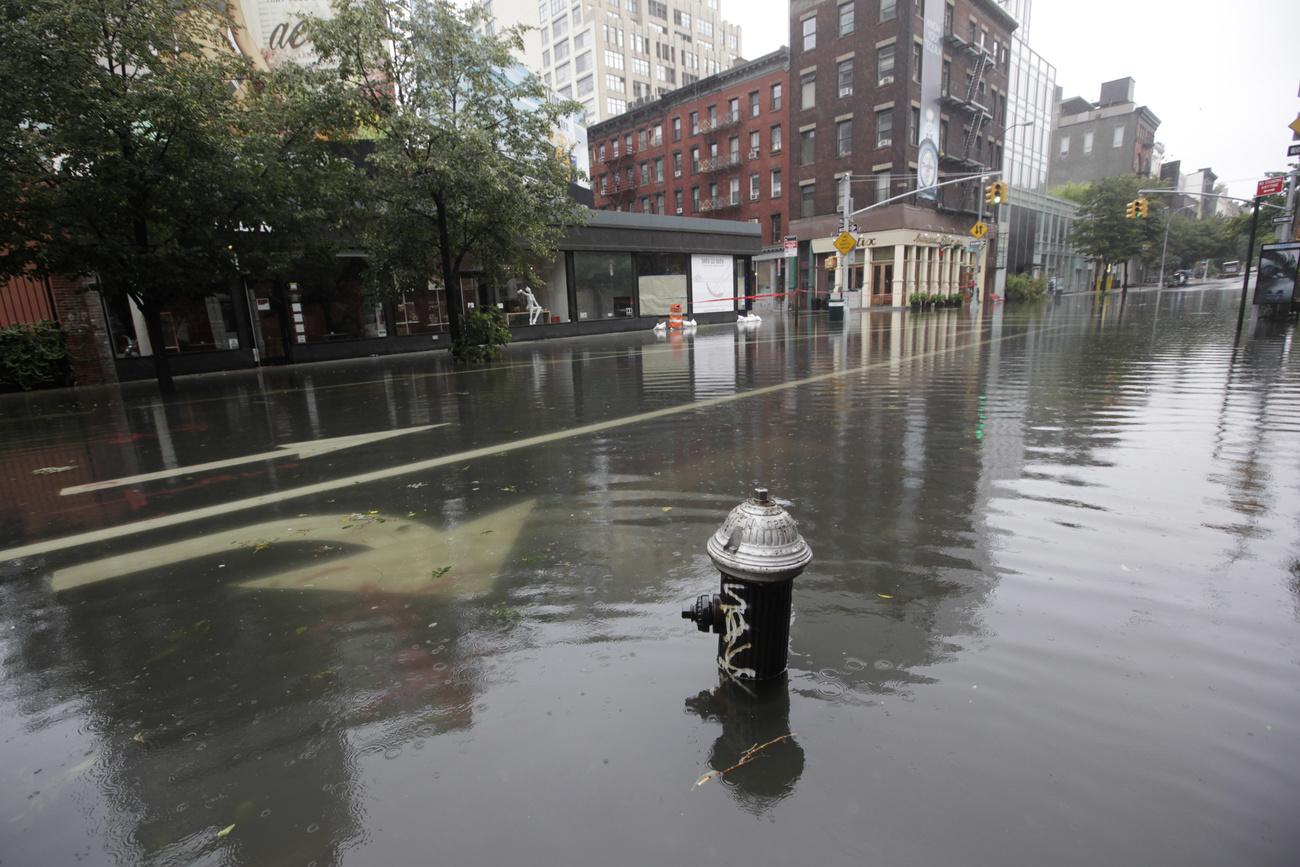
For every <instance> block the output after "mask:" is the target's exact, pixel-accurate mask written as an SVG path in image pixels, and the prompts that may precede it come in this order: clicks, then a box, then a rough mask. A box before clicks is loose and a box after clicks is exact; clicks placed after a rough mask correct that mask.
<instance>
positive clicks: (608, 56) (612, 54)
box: [605, 49, 623, 69]
mask: <svg viewBox="0 0 1300 867" xmlns="http://www.w3.org/2000/svg"><path fill="white" fill-rule="evenodd" d="M605 67H606V68H607V69H622V68H623V53H622V52H620V51H610V50H608V49H606V51H605Z"/></svg>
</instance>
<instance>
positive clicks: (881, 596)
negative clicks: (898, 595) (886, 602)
mask: <svg viewBox="0 0 1300 867" xmlns="http://www.w3.org/2000/svg"><path fill="white" fill-rule="evenodd" d="M876 595H877V596H879V597H880V598H881V599H893V598H894V597H893V596H886V595H885V594H884V593H877V594H876Z"/></svg>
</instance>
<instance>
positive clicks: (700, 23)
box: [695, 18, 713, 39]
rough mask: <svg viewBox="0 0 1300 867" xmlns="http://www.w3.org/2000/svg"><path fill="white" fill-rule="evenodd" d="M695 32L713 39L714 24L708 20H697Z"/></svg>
mask: <svg viewBox="0 0 1300 867" xmlns="http://www.w3.org/2000/svg"><path fill="white" fill-rule="evenodd" d="M695 31H696V32H697V33H699V34H700V35H701V36H707V37H708V38H710V39H712V38H713V22H712V21H710V20H708V19H707V18H696V19H695Z"/></svg>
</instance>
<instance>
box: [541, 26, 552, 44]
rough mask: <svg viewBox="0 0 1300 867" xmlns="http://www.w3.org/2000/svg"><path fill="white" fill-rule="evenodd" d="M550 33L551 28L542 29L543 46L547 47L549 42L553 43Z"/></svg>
mask: <svg viewBox="0 0 1300 867" xmlns="http://www.w3.org/2000/svg"><path fill="white" fill-rule="evenodd" d="M550 33H551V28H549V27H543V28H542V44H543V45H545V44H546V43H548V42H550V41H551V36H550Z"/></svg>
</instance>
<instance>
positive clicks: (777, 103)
mask: <svg viewBox="0 0 1300 867" xmlns="http://www.w3.org/2000/svg"><path fill="white" fill-rule="evenodd" d="M780 109H781V85H779V84H774V85H772V111H779V110H780Z"/></svg>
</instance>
